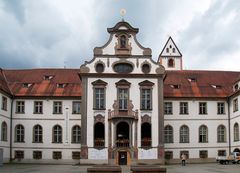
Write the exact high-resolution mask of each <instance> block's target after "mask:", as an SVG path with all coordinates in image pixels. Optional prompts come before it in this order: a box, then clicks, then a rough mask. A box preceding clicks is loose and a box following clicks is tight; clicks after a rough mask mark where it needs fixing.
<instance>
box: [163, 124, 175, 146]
mask: <svg viewBox="0 0 240 173" xmlns="http://www.w3.org/2000/svg"><path fill="white" fill-rule="evenodd" d="M164 142H165V143H173V128H172V126H170V125H167V126H166V127H165V128H164Z"/></svg>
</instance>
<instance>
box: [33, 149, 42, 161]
mask: <svg viewBox="0 0 240 173" xmlns="http://www.w3.org/2000/svg"><path fill="white" fill-rule="evenodd" d="M33 159H37V160H39V159H42V151H33Z"/></svg>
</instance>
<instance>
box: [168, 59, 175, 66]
mask: <svg viewBox="0 0 240 173" xmlns="http://www.w3.org/2000/svg"><path fill="white" fill-rule="evenodd" d="M168 67H174V59H169V60H168Z"/></svg>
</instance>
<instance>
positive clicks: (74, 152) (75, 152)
mask: <svg viewBox="0 0 240 173" xmlns="http://www.w3.org/2000/svg"><path fill="white" fill-rule="evenodd" d="M72 159H77V160H79V159H80V152H79V151H73V152H72Z"/></svg>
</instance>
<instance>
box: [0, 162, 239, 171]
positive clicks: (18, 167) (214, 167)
mask: <svg viewBox="0 0 240 173" xmlns="http://www.w3.org/2000/svg"><path fill="white" fill-rule="evenodd" d="M165 167H166V168H167V172H168V173H213V172H217V173H239V172H240V165H237V164H236V165H219V164H217V163H212V164H188V165H187V166H185V167H182V166H180V165H167V166H165ZM87 168H88V166H72V165H31V164H5V165H4V166H2V167H0V173H86V172H87ZM122 170H123V173H129V172H130V170H129V167H126V166H123V167H122Z"/></svg>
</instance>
